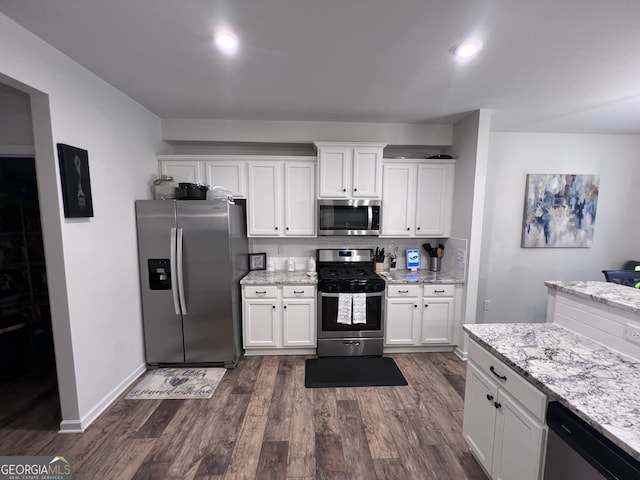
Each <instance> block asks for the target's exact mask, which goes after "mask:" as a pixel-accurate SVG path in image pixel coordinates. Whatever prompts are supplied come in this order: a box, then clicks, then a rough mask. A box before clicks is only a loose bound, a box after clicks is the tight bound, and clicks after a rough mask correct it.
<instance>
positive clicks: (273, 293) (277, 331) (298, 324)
mask: <svg viewBox="0 0 640 480" xmlns="http://www.w3.org/2000/svg"><path fill="white" fill-rule="evenodd" d="M242 342H243V346H244V348H245V349H246V350H247V351H248V352H249V351H251V350H255V349H259V350H261V349H267V350H268V349H274V350H275V351H274V352H273V353H274V354H280V353H284V352H282V349H291V348H313V347H315V345H316V301H315V287H314V286H313V285H300V286H273V285H244V286H243V288H242Z"/></svg>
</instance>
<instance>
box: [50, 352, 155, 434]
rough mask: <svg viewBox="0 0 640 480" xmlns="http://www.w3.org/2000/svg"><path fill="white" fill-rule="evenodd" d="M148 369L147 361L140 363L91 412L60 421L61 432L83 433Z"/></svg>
mask: <svg viewBox="0 0 640 480" xmlns="http://www.w3.org/2000/svg"><path fill="white" fill-rule="evenodd" d="M146 371H147V365H146V364H145V363H143V364H141V365H139V366H138V367H137V368H136V369H135V370H134V371H133V372H131V373H130V374H129V375H127V377H126V378H125V379H124V380H122V381H121V382H120V383H119V384H118V385H116V387H115V388H114V389H113V390H111V391H110V392H109V393H108V394H107V395H106V396H105V397H104V398H103V399H102V400H100V402H98V404H97V405H96V406H95V407H93V408H92V409H91V410H90V411H89V413H87V414H86V415H84V416H83V417H82V418H81V419H80V420H63V421H62V422H60V431H59V433H82V432H84V431H85V430H86V429H87V427H88V426H89V425H91V424H92V423H93V422H95V421H96V419H97V418H98V417H99V416H100V415H101V414H102V413H103V412H104V411H105V410H106V409H107V408H109V407H110V406H111V404H112V403H113V402H115V401H116V400H117V399H118V397H119V396H120V395H122V393H124V391H125V390H126V389H127V388H128V387H129V386H130V385H131V384H132V383H133V382H135V381H136V379H137V378H138V377H139V376H140V375H142V374H143V373H144V372H146Z"/></svg>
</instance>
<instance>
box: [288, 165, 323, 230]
mask: <svg viewBox="0 0 640 480" xmlns="http://www.w3.org/2000/svg"><path fill="white" fill-rule="evenodd" d="M314 187H315V165H314V164H313V163H302V162H300V163H297V162H287V163H285V164H284V232H282V233H283V234H284V235H288V236H313V235H314V234H315V228H316V222H315V218H316V208H315V207H316V202H315V195H314V194H313V192H314V191H315V188H314Z"/></svg>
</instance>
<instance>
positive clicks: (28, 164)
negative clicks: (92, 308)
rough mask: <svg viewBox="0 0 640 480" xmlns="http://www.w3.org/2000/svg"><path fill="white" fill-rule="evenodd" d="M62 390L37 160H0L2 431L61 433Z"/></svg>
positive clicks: (6, 158) (0, 419)
mask: <svg viewBox="0 0 640 480" xmlns="http://www.w3.org/2000/svg"><path fill="white" fill-rule="evenodd" d="M57 385H58V382H57V377H56V364H55V353H54V346H53V333H52V325H51V313H50V308H49V296H48V288H47V271H46V267H45V257H44V243H43V237H42V227H41V223H40V206H39V201H38V187H37V182H36V168H35V160H34V158H32V157H31V158H29V157H0V426H2V427H9V428H11V427H12V426H14V425H13V424H14V423H16V422H19V423H20V428H24V427H25V425H24V424H23V422H24V420H25V419H26V418H28V416H26V417H25V415H24V413H25V412H27V411H33V410H32V409H33V406H35V405H36V404H37V405H38V407H39V411H43V410H42V406H43V405H42V403H46V404H47V406H48V407H47V409H46V414H45V415H44V416H40V415H39V416H38V417H39V418H38V425H33V427H37V428H38V429H48V428H49V427H51V429H56V428H57V427H58V425H59V423H60V404H59V400H58V389H57ZM15 426H16V427H18V425H15Z"/></svg>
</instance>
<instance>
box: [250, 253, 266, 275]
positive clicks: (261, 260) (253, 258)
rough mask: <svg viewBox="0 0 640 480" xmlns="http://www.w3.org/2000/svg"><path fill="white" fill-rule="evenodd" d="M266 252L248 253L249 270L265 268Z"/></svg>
mask: <svg viewBox="0 0 640 480" xmlns="http://www.w3.org/2000/svg"><path fill="white" fill-rule="evenodd" d="M266 269H267V254H266V253H250V254H249V271H253V270H266Z"/></svg>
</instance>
